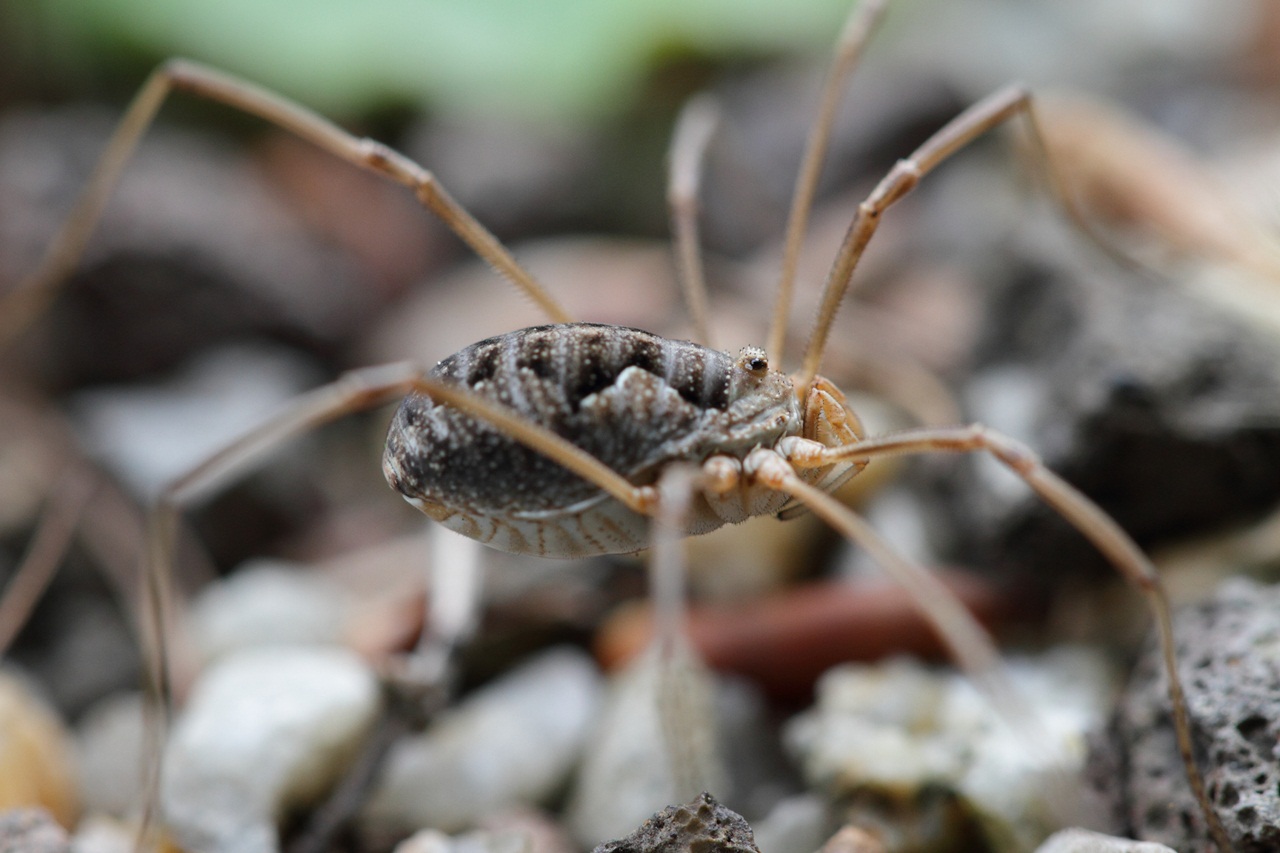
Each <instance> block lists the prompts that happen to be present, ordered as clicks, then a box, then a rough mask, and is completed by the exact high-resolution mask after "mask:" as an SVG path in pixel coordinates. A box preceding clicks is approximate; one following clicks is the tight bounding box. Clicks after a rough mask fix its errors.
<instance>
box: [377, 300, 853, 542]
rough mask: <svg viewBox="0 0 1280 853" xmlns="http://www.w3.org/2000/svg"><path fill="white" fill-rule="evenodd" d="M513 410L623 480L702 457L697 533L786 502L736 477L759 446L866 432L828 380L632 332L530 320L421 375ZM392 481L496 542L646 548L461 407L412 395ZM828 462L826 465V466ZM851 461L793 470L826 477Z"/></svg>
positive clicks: (394, 443) (587, 496)
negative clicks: (809, 383) (795, 376)
mask: <svg viewBox="0 0 1280 853" xmlns="http://www.w3.org/2000/svg"><path fill="white" fill-rule="evenodd" d="M429 375H430V376H431V377H433V378H436V379H440V380H444V381H448V382H451V383H454V384H457V385H460V386H462V387H465V388H467V389H469V390H470V391H472V392H474V393H475V394H477V395H479V396H481V397H484V398H486V399H488V400H491V401H493V402H496V403H499V404H501V405H503V406H506V407H507V408H509V409H511V410H513V411H515V412H517V413H518V414H520V415H521V416H522V417H524V418H525V419H526V420H527V421H529V422H530V423H535V424H538V425H540V426H542V427H545V428H546V429H548V430H550V431H551V432H553V433H555V434H556V435H558V436H560V437H561V438H564V439H565V440H567V441H569V442H570V443H572V444H573V445H575V446H577V447H579V448H581V449H582V450H584V451H586V452H587V453H589V454H591V455H592V456H594V457H595V458H597V459H599V460H601V461H602V462H604V463H605V464H607V465H608V466H609V467H610V468H611V469H613V470H614V471H616V472H618V473H619V474H621V475H622V476H623V477H624V478H625V479H626V480H627V481H628V482H629V483H631V484H632V485H634V486H649V485H652V484H653V483H655V482H656V481H657V479H658V477H659V475H660V474H661V473H662V471H663V470H664V469H665V468H666V467H667V466H669V465H671V464H673V463H687V464H691V465H697V466H701V467H702V468H703V470H704V472H706V476H705V478H704V479H705V481H706V483H707V488H704V489H702V490H699V491H698V492H697V493H696V494H695V495H693V500H692V502H691V504H690V507H689V511H688V513H687V518H686V521H685V523H684V527H685V531H686V532H687V533H691V534H697V533H706V532H708V531H710V530H714V529H715V528H717V527H720V526H721V525H724V524H732V523H736V522H740V521H743V520H745V519H747V518H750V517H751V516H755V515H764V514H769V513H775V512H777V511H778V510H780V509H782V507H783V505H784V504H785V503H786V502H787V495H786V494H785V493H783V492H780V491H778V490H777V489H773V488H767V487H761V486H759V485H758V484H756V483H755V481H754V480H753V478H751V477H750V476H745V477H744V476H742V474H743V471H742V463H743V460H745V459H746V458H747V456H748V455H749V454H750V453H751V452H752V451H755V450H758V449H772V450H774V451H776V452H780V453H782V452H785V449H786V448H787V447H788V445H787V444H783V443H782V442H783V439H786V438H793V439H795V438H800V439H806V440H809V441H813V442H818V443H822V444H824V445H825V446H832V447H835V446H839V445H841V444H847V443H849V442H850V441H854V440H857V439H859V438H861V437H862V430H861V427H860V425H859V423H858V420H857V417H856V416H855V415H854V414H853V412H852V411H851V410H850V409H849V408H848V407H847V406H846V405H845V404H844V397H843V395H841V394H840V392H839V391H838V390H836V389H835V387H834V386H832V385H831V384H830V383H829V382H826V381H825V380H822V379H820V378H819V379H818V380H817V381H816V382H815V383H814V385H813V387H812V388H811V389H810V390H809V391H808V392H807V393H806V398H805V399H804V400H802V399H801V398H800V397H799V396H798V394H797V391H796V389H795V387H794V386H793V384H792V382H791V380H790V379H789V378H788V377H786V376H785V375H784V374H782V373H781V372H780V371H777V370H774V369H772V368H771V367H770V365H769V362H768V359H767V358H766V356H765V354H764V351H763V350H761V349H759V348H758V347H744V348H743V349H742V351H741V352H740V353H739V354H738V356H737V357H736V358H735V357H731V356H729V355H727V354H726V353H723V352H719V351H717V350H713V349H710V348H708V347H704V346H702V345H700V344H696V343H693V342H691V341H677V340H671V339H668V338H663V337H660V336H658V335H654V334H651V333H649V332H645V331H641V330H639V329H630V328H625V327H621V326H604V325H597V324H593V323H564V324H554V325H547V326H534V327H532V328H528V329H521V330H519V331H515V332H509V333H507V334H505V335H499V336H497V337H493V338H488V339H486V340H483V341H480V342H479V343H476V344H472V345H471V346H469V347H467V348H465V349H463V350H461V351H460V352H458V353H455V354H454V355H451V356H449V357H448V358H446V359H444V360H443V361H441V362H440V363H439V364H437V365H436V366H435V367H434V368H432V370H431V371H430V374H429ZM382 468H383V472H384V473H385V474H386V477H387V482H389V483H390V484H391V485H392V487H393V488H395V489H396V490H397V491H399V492H400V493H401V494H402V495H404V496H405V498H406V500H408V501H409V502H410V503H412V504H413V505H414V506H416V507H418V508H419V509H421V510H422V511H423V512H425V513H426V514H427V515H429V516H431V517H432V518H434V519H435V520H436V521H439V522H441V523H442V524H444V525H445V526H447V527H449V528H451V529H453V530H455V531H457V532H459V533H462V534H464V535H466V536H470V537H471V538H473V539H478V540H480V541H482V542H484V543H485V544H487V545H491V546H493V547H495V548H500V549H502V550H504V551H512V552H516V553H526V554H537V555H539V556H545V557H577V556H587V555H592V554H610V553H614V554H616V553H626V552H630V551H636V550H639V549H641V548H644V547H646V545H647V544H648V539H649V526H650V520H649V519H648V518H646V517H645V516H644V515H642V514H640V513H637V512H635V511H634V510H633V509H631V508H630V507H628V506H626V505H625V504H622V503H620V502H619V501H617V500H615V499H614V498H613V497H612V496H610V495H609V494H607V493H606V492H604V491H602V490H601V489H600V487H599V486H598V485H595V484H592V483H589V482H587V481H586V480H584V479H582V478H581V477H579V476H577V475H576V474H573V473H572V472H570V471H568V470H566V469H565V468H564V467H563V466H561V465H559V464H557V463H556V462H554V461H553V460H551V459H550V458H548V457H547V456H545V455H543V454H541V453H538V452H536V451H534V450H531V449H530V448H528V447H526V446H525V445H524V444H522V443H520V442H518V441H516V440H514V439H512V438H511V436H509V435H507V434H505V433H504V432H502V431H500V430H497V429H495V428H493V427H492V426H489V425H487V424H485V423H483V422H480V421H477V420H476V419H475V418H473V417H471V416H470V415H467V414H465V413H463V412H460V411H458V410H457V409H454V408H451V407H449V406H447V405H439V404H437V403H435V402H434V401H433V400H432V399H431V398H430V397H429V396H427V395H424V394H411V395H409V396H408V397H406V398H405V400H404V401H403V402H402V403H401V405H400V408H399V410H398V411H397V412H396V415H395V418H394V420H393V421H392V423H391V428H390V430H389V432H388V435H387V446H386V452H385V453H384V455H383V463H382ZM833 468H835V469H836V471H834V472H833V471H832V469H833ZM852 468H853V466H852V465H851V464H850V463H847V462H846V463H841V464H839V465H835V466H823V467H816V468H808V469H804V471H803V474H802V478H803V479H804V480H805V481H806V482H809V483H811V484H819V483H822V484H824V485H829V484H830V482H832V481H833V480H834V478H836V477H839V476H841V475H843V474H844V473H845V472H848V473H852Z"/></svg>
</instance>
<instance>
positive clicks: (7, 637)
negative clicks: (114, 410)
mask: <svg viewBox="0 0 1280 853" xmlns="http://www.w3.org/2000/svg"><path fill="white" fill-rule="evenodd" d="M95 486H96V483H95V482H94V479H93V477H92V476H91V475H90V474H89V473H88V472H87V471H83V470H80V471H73V472H71V473H70V474H68V475H66V476H64V477H62V478H60V480H59V482H58V483H56V484H55V485H54V490H53V492H51V493H50V495H49V499H48V501H47V503H46V505H45V508H44V509H43V511H42V512H41V518H40V523H39V525H38V526H37V527H36V532H35V535H34V536H33V537H32V540H31V545H30V546H29V547H28V548H27V552H26V554H24V555H23V557H22V562H20V563H19V564H18V568H17V569H16V570H14V572H13V577H12V579H11V580H10V581H9V584H8V586H6V587H5V589H4V594H3V595H2V596H0V656H3V655H4V654H5V652H6V651H8V649H9V644H10V643H12V642H13V640H14V638H15V637H17V636H18V632H19V631H21V630H22V628H23V626H24V625H26V623H27V618H28V617H29V616H30V615H31V611H32V610H33V609H34V608H35V606H36V604H37V602H39V600H40V596H41V595H43V594H44V591H45V588H46V587H47V586H48V585H49V581H50V580H52V578H53V575H54V572H55V571H57V568H58V563H59V562H60V561H61V559H62V556H63V554H65V553H66V551H67V547H68V546H69V545H70V544H71V535H72V534H73V533H74V532H75V529H76V524H77V523H78V522H79V520H80V516H81V513H83V512H84V509H85V507H86V505H87V504H88V502H89V498H90V497H92V495H93V490H94V487H95Z"/></svg>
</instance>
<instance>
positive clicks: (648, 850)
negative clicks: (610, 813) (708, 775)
mask: <svg viewBox="0 0 1280 853" xmlns="http://www.w3.org/2000/svg"><path fill="white" fill-rule="evenodd" d="M592 853H760V849H759V848H758V847H756V841H755V835H754V833H752V831H751V826H750V824H748V823H747V821H746V820H745V819H744V818H743V817H742V816H741V815H739V814H738V813H737V812H734V811H732V810H730V809H727V808H725V807H724V806H722V805H720V803H718V802H716V800H715V798H714V797H712V796H711V795H710V794H707V793H702V794H700V795H698V796H697V797H695V798H694V799H693V800H690V801H689V802H687V803H685V804H684V805H680V806H668V807H667V808H665V809H663V810H662V811H660V812H658V813H657V814H655V815H654V816H653V817H651V818H649V819H648V820H646V821H645V822H644V823H643V824H641V825H640V828H639V829H637V830H636V831H635V832H633V833H631V834H630V835H628V836H627V837H625V838H620V839H618V840H617V841H606V842H604V843H603V844H600V845H599V846H597V847H596V849H595V850H594V851H593V852H592Z"/></svg>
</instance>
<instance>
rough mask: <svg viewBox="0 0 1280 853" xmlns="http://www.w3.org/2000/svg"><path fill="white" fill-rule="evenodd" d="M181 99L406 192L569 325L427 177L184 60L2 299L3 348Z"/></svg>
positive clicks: (115, 140)
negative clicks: (162, 113)
mask: <svg viewBox="0 0 1280 853" xmlns="http://www.w3.org/2000/svg"><path fill="white" fill-rule="evenodd" d="M175 90H177V91H185V92H191V93H193V94H196V95H199V96H201V97H204V98H208V99H209V100H212V101H217V102H219V103H222V104H225V105H227V106H229V107H233V108H235V109H239V110H242V111H244V112H246V113H250V114H251V115H255V116H258V117H259V118H261V119H263V120H265V121H268V122H270V123H272V124H274V125H277V126H279V127H281V128H284V129H285V130H288V131H290V132H292V133H295V134H297V135H298V136H300V137H302V138H303V139H306V140H307V141H309V142H311V143H313V144H315V145H317V146H319V147H320V148H323V149H324V150H325V151H328V152H329V153H331V154H333V155H334V156H336V157H338V158H340V159H342V160H345V161H347V162H348V163H351V164H353V165H355V166H359V167H361V168H364V169H368V170H370V171H372V172H374V173H376V174H379V175H382V176H383V177H386V178H389V179H390V180H392V181H395V182H396V183H398V184H401V185H402V186H405V187H408V188H409V189H410V190H411V191H412V192H413V194H414V196H415V197H416V198H417V199H418V201H419V202H421V203H422V205H423V206H425V207H426V208H428V209H429V210H431V211H432V212H433V213H435V214H436V215H437V216H438V217H440V219H441V220H442V221H443V222H444V223H445V225H447V226H448V227H449V228H450V229H452V230H453V232H454V233H455V234H457V235H458V237H460V238H461V239H462V240H463V241H464V242H466V243H467V245H469V246H470V247H471V248H472V249H473V250H474V251H475V252H476V254H478V255H479V256H480V257H481V258H483V259H484V260H485V261H487V262H488V263H489V264H490V265H492V266H493V267H494V269H496V270H497V271H498V272H499V273H501V274H502V275H503V276H505V277H506V278H507V279H508V280H509V281H511V283H512V284H514V285H515V286H516V287H517V288H518V289H519V290H521V291H522V292H523V293H524V294H525V295H526V296H528V297H529V298H530V299H532V300H533V301H534V302H535V303H536V304H537V305H538V306H539V307H540V308H541V309H542V311H543V312H544V313H545V314H546V315H547V316H548V317H549V318H550V319H551V320H553V321H555V322H559V323H563V322H568V321H569V319H570V316H569V314H568V312H567V311H565V310H564V308H563V307H561V306H560V304H559V303H558V302H557V301H556V300H555V299H554V298H553V297H552V296H551V294H550V293H549V292H548V291H547V290H546V288H544V287H543V286H542V285H540V284H539V283H538V282H537V281H536V280H534V278H533V276H531V275H530V274H529V273H528V272H527V271H526V270H525V269H524V268H523V267H521V266H520V264H519V263H517V262H516V260H515V258H514V257H512V255H511V253H510V252H509V251H507V249H506V248H505V247H504V246H503V245H502V244H501V243H500V242H498V239H497V238H496V237H494V236H493V235H492V234H491V233H490V232H489V231H488V230H487V229H486V228H485V227H484V226H483V225H481V224H480V223H479V222H478V221H477V220H476V219H475V218H474V217H473V216H471V214H469V213H467V211H466V210H465V209H464V208H463V207H462V206H461V205H459V204H458V203H457V202H456V201H454V199H453V198H452V197H451V196H450V195H449V194H448V193H447V192H446V191H445V189H444V187H442V186H440V183H439V182H438V181H437V180H436V178H435V176H434V175H432V174H431V172H429V171H427V170H426V169H424V168H422V167H421V166H419V165H418V164H417V163H415V162H413V161H412V160H410V159H409V158H408V157H405V156H404V155H403V154H400V153H399V152H397V151H394V150H392V149H390V148H388V147H387V146H385V145H383V144H382V143H380V142H377V141H375V140H372V139H361V138H358V137H355V136H353V135H351V134H350V133H348V132H347V131H345V130H343V129H342V128H340V127H338V126H337V125H336V124H334V123H333V122H331V121H328V120H327V119H325V118H323V117H321V116H320V115H318V114H316V113H314V112H312V111H310V110H308V109H306V108H304V107H302V106H300V105H299V104H296V103H294V102H292V101H290V100H288V99H286V98H283V97H281V96H280V95H277V94H274V93H272V92H269V91H267V90H265V89H263V88H261V87H259V86H255V85H253V84H252V83H249V82H247V81H244V80H240V79H238V78H236V77H233V76H231V75H229V74H225V73H223V72H221V71H217V70H215V69H212V68H208V67H205V66H203V65H199V64H197V63H194V62H189V61H187V60H181V59H174V60H170V61H169V62H166V63H165V64H164V65H161V66H160V67H159V68H157V69H156V70H155V71H154V72H152V74H151V76H150V77H149V78H148V79H147V82H146V83H145V84H143V87H142V89H141V90H140V91H139V92H138V94H137V96H136V97H135V98H134V100H133V102H132V103H131V104H130V105H129V108H128V110H127V111H126V112H125V115H124V117H123V118H122V119H121V121H120V124H119V125H118V126H117V128H116V130H115V133H114V134H113V135H112V137H111V140H110V142H108V144H107V149H106V151H105V152H104V153H103V155H102V159H101V160H99V161H98V165H97V168H96V169H95V171H94V173H93V175H92V176H91V177H90V179H89V182H88V184H87V185H86V186H85V189H84V190H83V192H82V193H81V194H80V198H79V199H78V200H77V202H76V205H75V208H74V209H73V211H72V213H71V215H70V216H68V217H67V221H66V222H65V224H64V225H63V227H62V230H61V231H60V232H59V233H58V235H57V237H55V238H54V240H53V243H52V244H51V245H50V247H49V249H48V251H47V252H46V254H45V257H44V259H43V260H42V261H41V263H40V266H39V267H38V268H37V269H36V270H35V271H34V272H33V273H32V274H31V275H30V276H28V277H27V278H26V279H24V280H23V281H22V282H21V283H19V284H18V286H17V287H15V288H14V289H13V290H11V291H9V292H8V293H6V294H4V295H3V296H2V297H0V347H3V346H4V345H5V344H6V343H8V342H9V341H11V340H12V339H13V338H15V337H16V336H17V335H18V334H19V333H21V332H22V330H23V329H25V328H26V327H27V325H29V324H30V323H31V322H32V320H34V319H35V318H36V317H37V316H38V315H39V314H40V312H41V311H42V310H43V309H44V307H45V306H46V305H47V304H48V303H49V302H50V301H51V300H52V299H53V297H54V296H55V294H56V293H57V290H58V287H59V285H60V284H61V283H62V282H63V281H64V280H65V279H66V278H67V276H68V275H70V274H71V272H72V271H73V270H74V269H75V266H76V264H77V263H79V260H80V256H81V254H82V253H83V251H84V247H85V244H86V243H87V242H88V240H89V236H90V235H91V234H92V233H93V229H94V228H95V226H96V225H97V223H98V220H99V219H100V218H101V215H102V210H103V208H104V207H105V206H106V203H107V199H108V197H109V196H110V194H111V191H112V189H113V188H114V187H115V184H116V182H117V181H118V180H119V178H120V174H121V172H122V171H123V170H124V167H125V165H126V164H127V163H128V161H129V158H130V157H131V156H132V155H133V152H134V150H135V149H136V148H137V146H138V143H139V141H140V140H141V139H142V136H143V134H144V133H145V132H146V130H147V128H148V127H150V126H151V123H152V121H153V120H154V119H155V116H156V113H157V112H158V111H159V109H160V107H161V105H162V104H163V103H164V101H165V99H166V98H167V97H168V95H169V94H170V92H172V91H175Z"/></svg>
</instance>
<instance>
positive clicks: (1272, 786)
mask: <svg viewBox="0 0 1280 853" xmlns="http://www.w3.org/2000/svg"><path fill="white" fill-rule="evenodd" d="M1174 627H1175V633H1176V638H1177V655H1178V659H1179V661H1181V673H1182V677H1183V683H1184V687H1185V689H1186V691H1187V701H1188V704H1189V706H1190V708H1189V710H1190V713H1191V726H1192V737H1193V739H1194V743H1195V750H1196V754H1197V755H1199V756H1200V764H1201V769H1202V771H1203V772H1204V775H1205V782H1206V784H1207V786H1208V793H1209V797H1210V799H1211V800H1212V801H1213V803H1214V805H1215V806H1216V809H1217V812H1218V815H1219V816H1220V817H1221V819H1222V821H1223V823H1224V825H1225V826H1226V829H1227V832H1228V834H1229V835H1230V836H1231V840H1232V842H1233V843H1234V845H1235V849H1236V850H1237V851H1238V852H1239V853H1262V851H1274V850H1277V849H1280V798H1278V797H1277V788H1278V787H1280V587H1263V586H1260V585H1258V584H1256V583H1254V582H1252V581H1249V580H1245V579H1233V580H1230V581H1228V582H1226V583H1224V584H1223V585H1222V586H1221V587H1220V588H1219V589H1218V592H1217V594H1216V595H1215V596H1214V598H1213V599H1211V600H1209V601H1207V602H1204V603H1203V604H1200V605H1198V606H1195V607H1192V608H1187V609H1184V610H1182V611H1180V612H1179V613H1178V614H1176V616H1175V619H1174ZM1091 768H1092V769H1091V774H1092V775H1093V777H1094V778H1095V779H1097V780H1098V783H1099V785H1100V786H1101V787H1102V788H1103V789H1104V790H1105V791H1107V792H1108V793H1109V794H1110V795H1111V797H1112V802H1113V805H1114V807H1115V809H1116V810H1117V813H1118V815H1119V816H1120V817H1121V819H1122V820H1123V821H1124V823H1125V824H1127V827H1128V831H1129V832H1130V833H1131V834H1133V835H1135V836H1137V837H1140V838H1145V839H1149V840H1152V841H1159V842H1161V843H1163V844H1168V845H1169V846H1171V847H1175V848H1177V849H1179V850H1202V849H1211V846H1210V845H1209V842H1208V839H1207V836H1206V833H1205V829H1204V821H1203V819H1202V817H1201V815H1200V810H1199V808H1198V807H1197V806H1196V803H1195V801H1194V799H1193V798H1192V795H1191V791H1190V789H1189V787H1188V784H1187V780H1186V773H1185V771H1184V769H1183V765H1182V761H1181V759H1180V758H1179V756H1178V750H1177V746H1176V743H1175V740H1174V735H1173V730H1172V724H1171V720H1170V711H1169V699H1168V695H1167V693H1166V682H1165V677H1164V670H1163V668H1162V666H1161V664H1160V658H1159V654H1158V652H1157V650H1156V648H1155V644H1154V643H1148V647H1147V649H1146V651H1145V652H1144V655H1143V658H1142V660H1141V661H1140V662H1139V663H1138V666H1137V668H1136V669H1135V671H1134V674H1133V676H1132V680H1131V683H1130V684H1129V686H1128V688H1127V690H1126V692H1125V695H1124V697H1123V699H1122V701H1121V704H1120V707H1119V708H1118V710H1117V712H1116V716H1115V719H1114V720H1113V722H1112V725H1111V727H1110V731H1109V739H1108V742H1107V743H1105V744H1101V745H1100V748H1099V749H1095V750H1094V753H1093V756H1092V759H1091Z"/></svg>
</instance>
